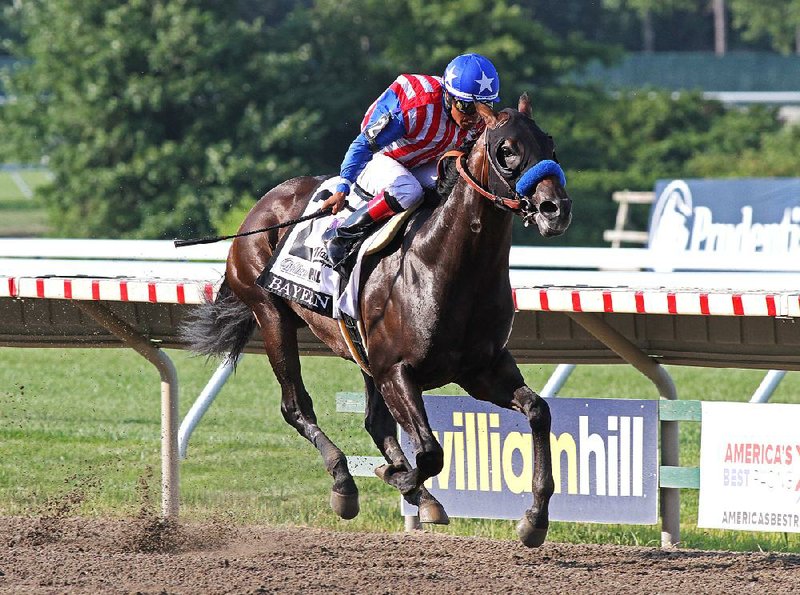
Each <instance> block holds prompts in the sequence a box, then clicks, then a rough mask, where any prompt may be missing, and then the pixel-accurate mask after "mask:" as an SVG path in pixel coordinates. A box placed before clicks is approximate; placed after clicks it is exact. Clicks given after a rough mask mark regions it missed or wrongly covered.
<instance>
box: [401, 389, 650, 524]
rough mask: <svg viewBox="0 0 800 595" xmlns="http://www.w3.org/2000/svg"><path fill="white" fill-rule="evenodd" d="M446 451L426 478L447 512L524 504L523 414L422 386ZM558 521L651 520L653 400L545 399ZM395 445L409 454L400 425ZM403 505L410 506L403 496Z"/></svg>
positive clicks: (528, 476)
mask: <svg viewBox="0 0 800 595" xmlns="http://www.w3.org/2000/svg"><path fill="white" fill-rule="evenodd" d="M423 398H424V400H425V409H426V411H427V413H428V420H429V421H430V424H431V428H432V429H433V432H434V435H435V436H436V439H437V440H438V441H439V444H441V445H442V448H443V450H444V468H443V469H442V472H441V473H440V474H439V475H438V476H436V477H434V478H432V479H430V480H428V482H426V484H425V485H426V486H427V487H428V489H429V490H430V492H431V493H432V494H433V495H434V496H436V498H437V499H438V500H439V501H440V502H441V503H442V505H443V506H444V507H445V510H447V513H448V514H449V515H450V516H453V517H469V518H490V519H517V518H520V517H521V516H522V514H523V513H524V511H525V510H526V509H527V508H529V507H530V506H531V503H532V495H531V481H532V477H533V469H534V466H535V465H536V461H535V460H534V459H533V446H532V437H531V429H530V426H529V425H528V420H527V418H526V417H525V416H524V415H522V414H521V413H518V412H515V411H509V410H506V409H501V408H499V407H496V406H494V405H490V404H488V403H483V402H480V401H476V400H475V399H473V398H471V397H457V396H430V395H425V396H424V397H423ZM547 403H548V404H549V405H550V411H551V414H552V420H553V421H552V428H551V432H550V445H551V450H552V469H553V479H554V480H555V493H554V494H553V498H552V500H551V501H550V518H551V519H552V520H556V521H582V522H599V523H631V524H652V523H655V522H657V520H658V402H657V401H655V400H652V401H646V400H632V399H630V400H629V399H565V398H552V399H547ZM400 440H401V445H402V447H403V450H404V451H405V452H406V454H407V455H408V456H409V458H411V460H412V461H413V460H414V459H413V455H412V449H411V445H410V442H409V440H408V437H407V435H406V434H404V433H402V432H401V434H400ZM403 514H407V515H408V514H416V507H412V506H409V505H408V504H407V503H405V502H403Z"/></svg>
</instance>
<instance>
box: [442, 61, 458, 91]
mask: <svg viewBox="0 0 800 595" xmlns="http://www.w3.org/2000/svg"><path fill="white" fill-rule="evenodd" d="M457 76H458V75H457V74H456V69H455V66H451V67H450V70H448V71H447V72H446V73H445V75H444V78H445V80H446V81H447V84H448V85H449V86H451V87H452V86H453V79H455V78H456V77H457Z"/></svg>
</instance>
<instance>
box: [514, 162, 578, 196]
mask: <svg viewBox="0 0 800 595" xmlns="http://www.w3.org/2000/svg"><path fill="white" fill-rule="evenodd" d="M548 176H557V177H558V179H559V181H560V182H561V185H562V186H566V185H567V177H566V176H565V175H564V170H563V169H561V166H560V165H559V164H558V163H556V162H555V161H553V160H551V159H545V160H544V161H540V162H539V163H537V164H536V165H534V166H533V167H531V168H530V169H528V171H526V172H525V173H524V174H522V177H521V178H520V179H519V180H518V181H517V186H516V191H517V192H518V193H519V194H521V195H522V196H528V195H529V194H530V193H531V192H532V191H533V189H534V188H535V187H536V184H538V183H539V182H540V181H541V180H543V179H544V178H547V177H548Z"/></svg>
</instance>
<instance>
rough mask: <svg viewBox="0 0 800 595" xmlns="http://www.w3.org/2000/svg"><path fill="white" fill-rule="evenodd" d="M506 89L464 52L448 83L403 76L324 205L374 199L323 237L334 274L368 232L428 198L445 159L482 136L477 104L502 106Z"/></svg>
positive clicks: (369, 120)
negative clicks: (349, 199) (502, 90)
mask: <svg viewBox="0 0 800 595" xmlns="http://www.w3.org/2000/svg"><path fill="white" fill-rule="evenodd" d="M499 91H500V78H499V76H498V75H497V70H496V69H495V67H494V65H493V64H492V63H491V62H490V61H489V60H488V59H487V58H485V57H484V56H481V55H479V54H463V55H461V56H458V57H456V58H455V59H453V60H452V61H451V62H450V64H448V65H447V68H446V69H445V71H444V77H443V78H440V77H438V76H428V75H423V74H402V75H400V76H399V77H397V79H396V80H395V81H394V82H393V83H392V84H391V86H390V87H389V88H388V89H386V91H384V92H383V94H382V95H381V96H380V97H378V99H376V100H375V102H374V103H373V104H372V105H371V106H370V108H369V109H368V110H367V113H366V115H365V116H364V119H363V121H362V123H361V133H360V134H359V135H358V136H357V137H356V138H355V140H354V141H353V142H352V143H351V144H350V148H349V149H348V151H347V154H346V155H345V157H344V161H343V162H342V166H341V171H340V174H339V175H340V177H339V184H338V185H337V186H336V192H334V194H333V195H332V196H330V197H329V198H328V199H327V200H325V201H324V202H323V203H322V205H321V208H323V209H324V208H327V207H331V208H332V212H333V214H336V213H338V212H339V211H341V210H342V208H343V207H344V206H345V200H346V197H347V195H349V194H350V192H356V193H357V194H358V195H359V196H361V197H362V198H363V199H364V200H367V201H368V202H367V204H366V205H364V206H362V207H361V208H359V209H358V210H356V211H354V212H352V213H351V214H350V215H348V216H347V218H345V219H344V220H342V221H338V220H334V222H333V224H332V225H331V227H330V228H329V229H328V230H327V231H326V232H325V233H324V234H323V236H322V239H323V241H324V242H325V247H326V250H327V253H328V261H329V264H330V265H331V266H332V267H333V268H335V269H337V270H340V271H343V270H345V269H346V267H342V264H343V263H344V262H345V261H346V260H347V259H348V257H349V256H350V255H351V254H353V253H355V251H356V250H357V248H358V245H359V244H360V240H362V239H363V238H364V237H366V235H367V233H368V232H370V231H372V230H373V229H375V228H376V227H377V226H378V225H379V223H380V222H381V221H383V220H384V219H387V218H388V217H390V216H391V215H394V214H395V213H399V212H400V211H404V210H406V209H408V208H410V207H413V206H416V205H417V204H418V203H419V202H420V201H421V200H422V195H423V188H429V187H434V186H435V184H436V163H437V161H438V160H439V157H441V156H442V155H443V154H444V153H445V152H446V151H448V150H450V149H452V148H454V147H458V146H461V145H462V144H464V143H465V142H470V141H473V140H475V139H476V138H477V137H478V136H479V134H480V133H481V132H482V131H483V128H484V124H483V120H481V118H480V116H479V115H478V113H477V110H476V108H475V102H482V103H491V102H494V101H497V100H498V94H499Z"/></svg>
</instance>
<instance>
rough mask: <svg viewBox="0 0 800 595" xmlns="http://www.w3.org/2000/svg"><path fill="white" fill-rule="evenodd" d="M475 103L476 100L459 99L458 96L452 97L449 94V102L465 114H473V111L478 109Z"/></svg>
mask: <svg viewBox="0 0 800 595" xmlns="http://www.w3.org/2000/svg"><path fill="white" fill-rule="evenodd" d="M477 103H478V102H477V101H469V100H466V99H459V98H458V97H453V96H452V95H450V104H451V105H452V106H454V107H455V108H456V109H457V110H458V111H460V112H461V113H462V114H464V115H466V116H472V115H474V114H475V112H477V111H478V108H477V105H476V104H477Z"/></svg>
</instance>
